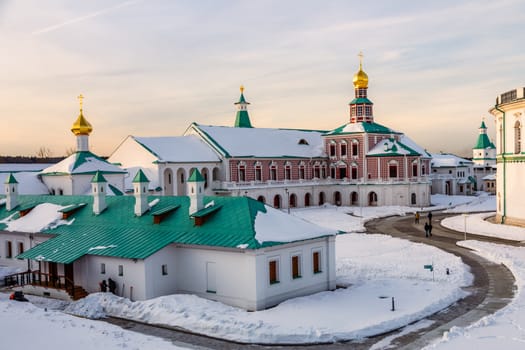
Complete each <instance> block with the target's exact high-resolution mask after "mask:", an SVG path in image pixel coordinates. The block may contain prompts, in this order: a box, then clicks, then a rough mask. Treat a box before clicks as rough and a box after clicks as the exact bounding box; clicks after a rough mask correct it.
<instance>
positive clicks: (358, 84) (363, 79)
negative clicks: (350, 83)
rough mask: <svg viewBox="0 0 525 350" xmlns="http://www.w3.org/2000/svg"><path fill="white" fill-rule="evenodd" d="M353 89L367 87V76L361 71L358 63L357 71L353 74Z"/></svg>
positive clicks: (361, 68)
mask: <svg viewBox="0 0 525 350" xmlns="http://www.w3.org/2000/svg"><path fill="white" fill-rule="evenodd" d="M354 87H355V88H356V89H358V88H367V87H368V75H366V73H365V72H364V71H363V66H362V64H361V63H359V71H358V72H357V73H355V74H354Z"/></svg>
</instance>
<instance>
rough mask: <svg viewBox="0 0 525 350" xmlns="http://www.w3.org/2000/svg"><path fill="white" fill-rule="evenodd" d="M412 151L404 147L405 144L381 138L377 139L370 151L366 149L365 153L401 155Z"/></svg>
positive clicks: (370, 154) (372, 154)
mask: <svg viewBox="0 0 525 350" xmlns="http://www.w3.org/2000/svg"><path fill="white" fill-rule="evenodd" d="M411 153H413V152H411V151H410V150H409V149H407V148H406V147H405V145H403V144H401V143H399V142H397V141H396V140H393V139H383V140H381V141H379V142H378V143H377V144H376V145H375V146H374V148H372V149H371V150H370V151H368V153H367V155H369V156H374V155H383V154H396V155H397V154H401V155H409V154H411Z"/></svg>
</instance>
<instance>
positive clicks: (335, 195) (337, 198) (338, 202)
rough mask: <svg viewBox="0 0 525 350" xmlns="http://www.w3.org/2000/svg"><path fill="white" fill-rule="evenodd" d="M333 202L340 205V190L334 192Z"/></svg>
mask: <svg viewBox="0 0 525 350" xmlns="http://www.w3.org/2000/svg"><path fill="white" fill-rule="evenodd" d="M334 204H335V205H337V206H338V207H339V206H341V192H339V191H335V192H334Z"/></svg>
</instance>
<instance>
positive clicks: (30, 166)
mask: <svg viewBox="0 0 525 350" xmlns="http://www.w3.org/2000/svg"><path fill="white" fill-rule="evenodd" d="M53 164H54V163H2V164H0V173H18V172H21V171H35V172H38V171H42V170H43V169H45V168H48V167H50V166H52V165H53Z"/></svg>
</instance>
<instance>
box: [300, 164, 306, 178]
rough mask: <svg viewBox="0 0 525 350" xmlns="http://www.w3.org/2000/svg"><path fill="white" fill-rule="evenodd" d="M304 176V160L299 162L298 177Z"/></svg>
mask: <svg viewBox="0 0 525 350" xmlns="http://www.w3.org/2000/svg"><path fill="white" fill-rule="evenodd" d="M305 178H306V171H305V166H304V162H301V163H300V164H299V179H301V180H304V179H305Z"/></svg>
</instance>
